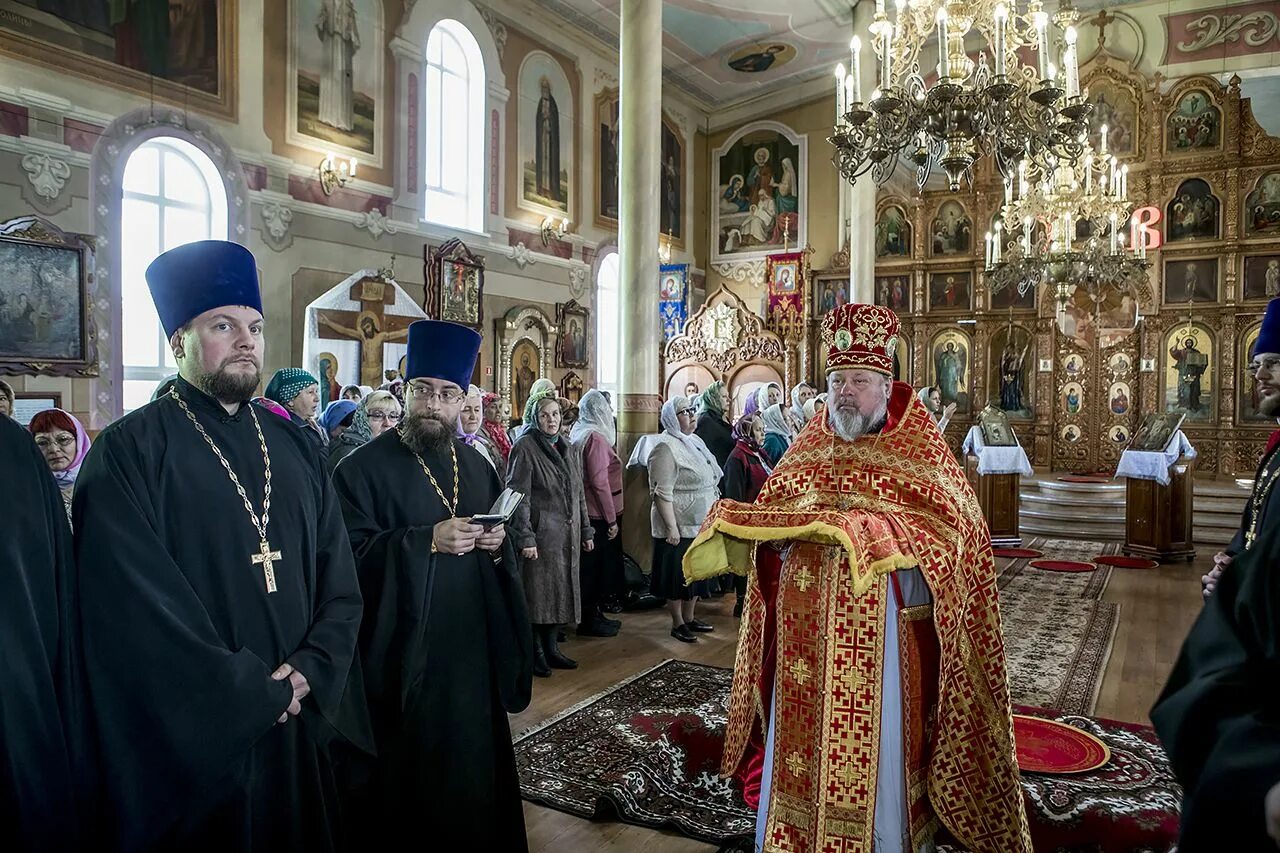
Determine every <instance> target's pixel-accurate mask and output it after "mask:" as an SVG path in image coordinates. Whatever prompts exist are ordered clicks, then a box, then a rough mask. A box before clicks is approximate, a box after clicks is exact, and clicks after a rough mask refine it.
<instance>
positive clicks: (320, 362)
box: [312, 352, 342, 412]
mask: <svg viewBox="0 0 1280 853" xmlns="http://www.w3.org/2000/svg"><path fill="white" fill-rule="evenodd" d="M338 369H339V368H338V358H337V356H335V355H334V354H333V353H331V352H322V353H320V354H319V355H317V356H316V363H315V364H314V365H313V366H312V375H313V376H315V377H316V378H317V379H319V380H320V411H322V412H323V411H324V407H325V406H327V405H329V404H330V403H332V402H333V401H334V400H339V399H341V398H342V383H341V382H339V381H338Z"/></svg>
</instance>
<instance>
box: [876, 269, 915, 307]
mask: <svg viewBox="0 0 1280 853" xmlns="http://www.w3.org/2000/svg"><path fill="white" fill-rule="evenodd" d="M875 304H877V305H883V306H885V307H886V308H890V309H892V310H893V312H894V313H896V314H899V315H901V314H907V313H910V311H911V273H910V271H907V272H901V273H898V274H896V275H880V276H876V303H875Z"/></svg>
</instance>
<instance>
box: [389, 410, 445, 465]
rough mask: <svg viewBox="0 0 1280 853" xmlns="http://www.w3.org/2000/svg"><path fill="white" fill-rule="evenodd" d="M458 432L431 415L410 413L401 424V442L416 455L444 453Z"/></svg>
mask: <svg viewBox="0 0 1280 853" xmlns="http://www.w3.org/2000/svg"><path fill="white" fill-rule="evenodd" d="M455 432H456V430H455V429H454V428H453V427H451V426H450V425H449V424H447V423H445V422H444V421H443V420H441V419H440V418H438V417H436V416H435V415H431V414H417V413H410V414H408V415H405V418H404V420H402V421H401V422H400V440H401V441H403V442H404V443H405V446H407V447H408V448H409V449H410V450H412V451H413V452H414V453H417V454H420V455H425V454H435V453H439V452H441V451H443V450H444V449H445V448H446V447H448V446H449V442H450V441H452V440H453V436H454V433H455Z"/></svg>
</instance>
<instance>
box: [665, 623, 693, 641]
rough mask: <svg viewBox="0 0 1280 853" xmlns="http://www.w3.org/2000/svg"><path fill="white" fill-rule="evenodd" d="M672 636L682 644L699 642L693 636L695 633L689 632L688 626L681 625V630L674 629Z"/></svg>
mask: <svg viewBox="0 0 1280 853" xmlns="http://www.w3.org/2000/svg"><path fill="white" fill-rule="evenodd" d="M671 636H673V637H675V638H676V639H677V640H679V641H680V642H682V643H696V642H698V638H697V637H695V636H693V632H692V631H690V630H689V626H688V625H681V626H680V627H679V628H672V629H671Z"/></svg>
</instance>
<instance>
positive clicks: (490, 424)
mask: <svg viewBox="0 0 1280 853" xmlns="http://www.w3.org/2000/svg"><path fill="white" fill-rule="evenodd" d="M497 399H498V395H497V394H494V393H492V392H490V393H488V394H485V395H484V401H483V404H482V405H483V406H484V408H486V409H488V408H489V404H490V403H492V402H493V401H495V400H497ZM484 431H485V432H486V433H488V435H489V438H491V439H493V445H494V447H496V448H498V452H499V453H501V454H502V461H503V462H506V461H507V460H508V459H510V458H511V439H509V438H507V431H506V429H505V428H504V427H503V426H502V422H501V421H491V420H489V419H488V418H485V419H484Z"/></svg>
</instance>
